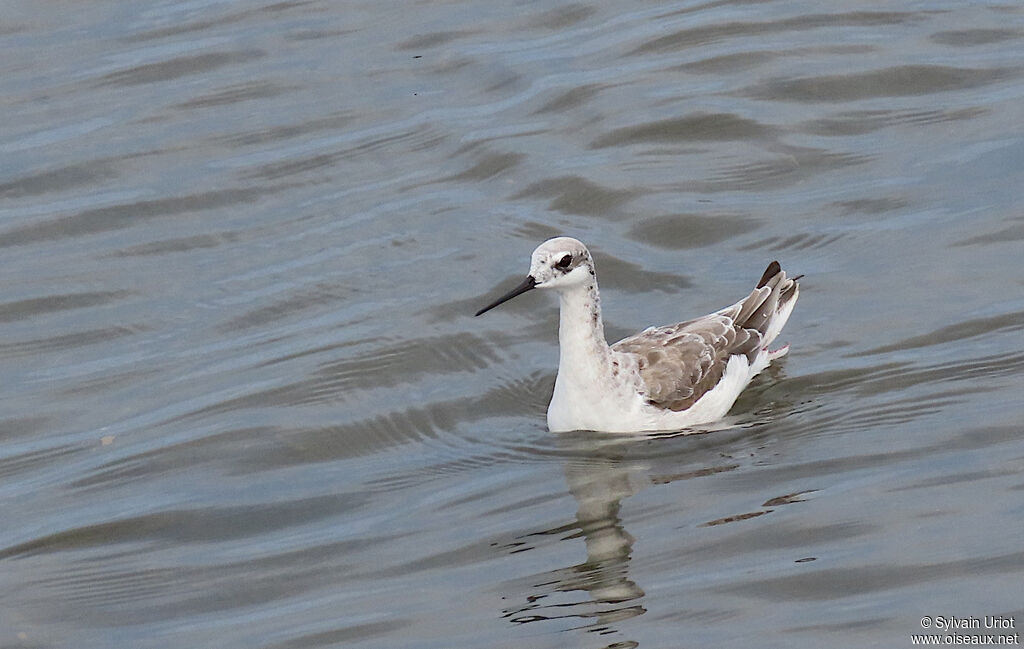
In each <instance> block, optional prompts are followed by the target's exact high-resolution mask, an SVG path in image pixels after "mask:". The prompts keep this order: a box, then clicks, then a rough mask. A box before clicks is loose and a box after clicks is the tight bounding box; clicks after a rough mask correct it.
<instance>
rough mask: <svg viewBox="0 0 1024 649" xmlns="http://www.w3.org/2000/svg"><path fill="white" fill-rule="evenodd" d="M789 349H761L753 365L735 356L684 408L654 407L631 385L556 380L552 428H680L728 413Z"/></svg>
mask: <svg viewBox="0 0 1024 649" xmlns="http://www.w3.org/2000/svg"><path fill="white" fill-rule="evenodd" d="M786 351H788V349H782V350H778V351H777V352H769V351H767V350H762V351H761V352H760V353H759V354H758V356H757V357H756V358H755V359H754V363H753V364H752V365H751V364H749V363H748V362H747V358H746V357H745V356H733V357H731V358H730V359H729V362H728V363H727V364H726V367H725V373H724V374H723V375H722V379H721V380H720V381H719V382H718V384H717V385H716V386H715V387H714V388H712V389H711V390H709V391H708V392H707V393H705V394H704V396H703V397H701V398H700V399H698V400H697V402H696V403H694V404H693V405H692V406H690V407H689V408H687V409H686V410H682V411H679V412H676V411H673V410H665V409H662V408H657V407H654V406H652V405H650V404H648V403H647V401H646V400H645V399H644V397H643V396H642V395H641V394H640V393H638V392H637V391H636V390H635V389H634V388H633V387H632V386H626V385H606V386H589V389H585V390H580V389H575V390H574V389H573V388H572V387H570V384H569V383H568V382H564V381H556V382H555V392H554V394H553V395H552V396H551V403H550V405H549V406H548V428H549V429H550V430H551V431H552V432H556V433H558V432H566V431H570V430H595V431H602V432H608V433H636V432H644V431H662V430H679V429H681V428H687V427H690V426H697V425H700V424H707V423H710V422H713V421H716V420H718V419H721V418H722V417H724V416H725V415H726V414H727V413H728V412H729V409H730V408H732V404H734V403H735V402H736V399H737V398H738V397H739V396H740V393H741V392H742V391H743V389H744V388H745V387H747V384H748V383H750V380H751V379H753V378H754V377H755V376H757V374H758V373H759V372H760V371H761V370H763V369H764V368H765V367H767V366H768V364H769V363H771V361H772V360H773V359H775V358H778V357H779V356H782V355H784V354H785V353H786Z"/></svg>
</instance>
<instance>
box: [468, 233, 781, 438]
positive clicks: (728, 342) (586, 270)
mask: <svg viewBox="0 0 1024 649" xmlns="http://www.w3.org/2000/svg"><path fill="white" fill-rule="evenodd" d="M799 278H800V276H797V277H793V278H789V277H786V273H785V271H783V270H782V268H781V267H780V266H779V262H777V261H773V262H772V263H771V264H769V265H768V268H767V269H766V270H765V271H764V275H762V276H761V281H759V282H758V283H757V287H756V288H754V290H753V291H752V292H751V293H750V295H748V296H747V297H745V298H743V299H742V300H740V301H739V302H737V303H736V304H733V305H732V306H729V307H726V308H724V309H722V310H721V311H716V312H715V313H711V314H708V315H706V316H703V317H701V318H697V319H695V320H688V321H686V322H681V323H679V324H674V325H669V326H666V327H650V328H648V329H645V330H644V331H642V332H640V333H638V334H636V335H635V336H630V337H629V338H625V339H623V340H620V341H619V342H617V343H615V344H614V345H611V346H609V345H608V342H607V341H606V340H605V337H604V323H603V322H602V320H601V298H600V295H599V294H598V291H597V275H596V273H595V271H594V260H593V259H592V258H591V256H590V251H588V250H587V247H586V246H584V245H583V244H582V243H581V242H579V241H577V240H576V239H572V238H569V237H557V238H554V239H549V240H548V241H545V242H544V243H542V244H541V245H540V246H538V247H537V249H536V250H534V251H533V257H532V258H531V260H530V274H529V275H527V276H526V279H525V280H523V281H522V283H520V284H519V286H517V287H515V288H514V289H512V290H511V291H509V292H508V293H506V294H505V295H503V296H502V297H500V298H498V299H497V300H495V301H494V302H492V303H491V304H489V305H487V306H485V307H484V308H482V309H480V310H479V311H478V312H477V313H476V315H481V314H483V313H484V312H486V311H489V310H491V309H493V308H494V307H496V306H498V305H499V304H502V303H503V302H507V301H508V300H511V299H512V298H514V297H516V296H517V295H521V294H522V293H525V292H527V291H529V290H530V289H534V288H553V289H555V290H556V291H558V296H559V299H560V303H561V314H560V320H559V325H558V345H559V359H558V377H557V378H556V379H555V391H554V394H553V395H552V396H551V403H550V405H548V428H549V429H551V430H552V431H555V432H560V431H569V430H596V431H606V432H627V433H631V432H641V431H656V430H676V429H679V428H685V427H687V426H695V425H698V424H706V423H709V422H712V421H715V420H717V419H721V418H722V417H724V416H725V414H726V413H727V412H728V411H729V408H731V407H732V404H733V403H734V402H735V401H736V398H737V397H738V396H739V394H740V392H742V391H743V388H745V387H746V386H747V384H748V383H749V382H750V380H751V379H752V378H754V376H756V375H757V373H758V372H760V371H761V370H763V369H764V368H766V367H768V365H769V363H771V362H772V361H773V360H775V359H776V358H780V357H781V356H784V355H785V354H786V352H788V351H789V346H788V345H786V346H785V347H783V348H781V349H777V350H769V349H768V345H769V344H771V342H772V341H773V340H775V338H776V337H777V336H778V335H779V332H780V331H781V330H782V327H783V325H785V324H786V320H787V319H789V315H790V313H792V311H793V306H794V305H795V304H796V300H797V297H799V295H800V285H799V284H798V283H797V280H798V279H799Z"/></svg>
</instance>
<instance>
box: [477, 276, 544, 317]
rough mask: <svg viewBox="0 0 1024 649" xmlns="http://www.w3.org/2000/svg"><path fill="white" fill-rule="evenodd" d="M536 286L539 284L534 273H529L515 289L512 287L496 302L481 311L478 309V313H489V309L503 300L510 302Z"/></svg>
mask: <svg viewBox="0 0 1024 649" xmlns="http://www.w3.org/2000/svg"><path fill="white" fill-rule="evenodd" d="M535 286H537V280H535V279H534V278H533V276H532V275H527V276H526V279H524V280H523V281H522V282H521V283H520V284H519V286H517V287H515V288H514V289H512V290H511V291H509V292H508V293H506V294H504V295H502V296H501V297H499V298H498V299H497V300H495V301H494V302H491V303H490V304H488V305H487V306H485V307H484V308H482V309H480V310H479V311H477V312H476V315H480V314H482V313H487V312H488V311H490V310H491V309H493V308H494V307H496V306H498V305H499V304H502V303H503V302H508V301H509V300H511V299H512V298H514V297H515V296H517V295H522V294H523V293H525V292H527V291H529V290H530V289H531V288H533V287H535Z"/></svg>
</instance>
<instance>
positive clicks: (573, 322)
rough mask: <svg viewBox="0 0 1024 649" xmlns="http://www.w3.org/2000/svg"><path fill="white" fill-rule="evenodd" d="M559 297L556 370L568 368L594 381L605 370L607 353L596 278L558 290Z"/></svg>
mask: <svg viewBox="0 0 1024 649" xmlns="http://www.w3.org/2000/svg"><path fill="white" fill-rule="evenodd" d="M559 300H560V303H561V304H560V306H561V310H560V318H559V324H558V346H559V361H558V372H559V374H562V372H564V371H571V372H572V373H573V374H578V375H579V378H580V379H582V380H594V379H596V378H597V377H598V376H599V375H600V374H601V373H603V372H604V371H606V366H607V361H608V356H609V354H610V350H609V349H608V341H607V340H605V337H604V322H602V320H601V297H600V295H599V294H598V292H597V281H596V280H593V281H591V282H589V283H587V284H584V285H582V286H576V287H573V288H572V289H570V290H565V291H561V292H560V294H559Z"/></svg>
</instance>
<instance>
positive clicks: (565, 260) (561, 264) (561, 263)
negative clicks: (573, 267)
mask: <svg viewBox="0 0 1024 649" xmlns="http://www.w3.org/2000/svg"><path fill="white" fill-rule="evenodd" d="M571 263H572V255H566V256H564V257H562V258H561V259H559V260H558V263H557V264H555V268H561V269H563V270H564V269H566V268H568V267H569V264H571Z"/></svg>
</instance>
